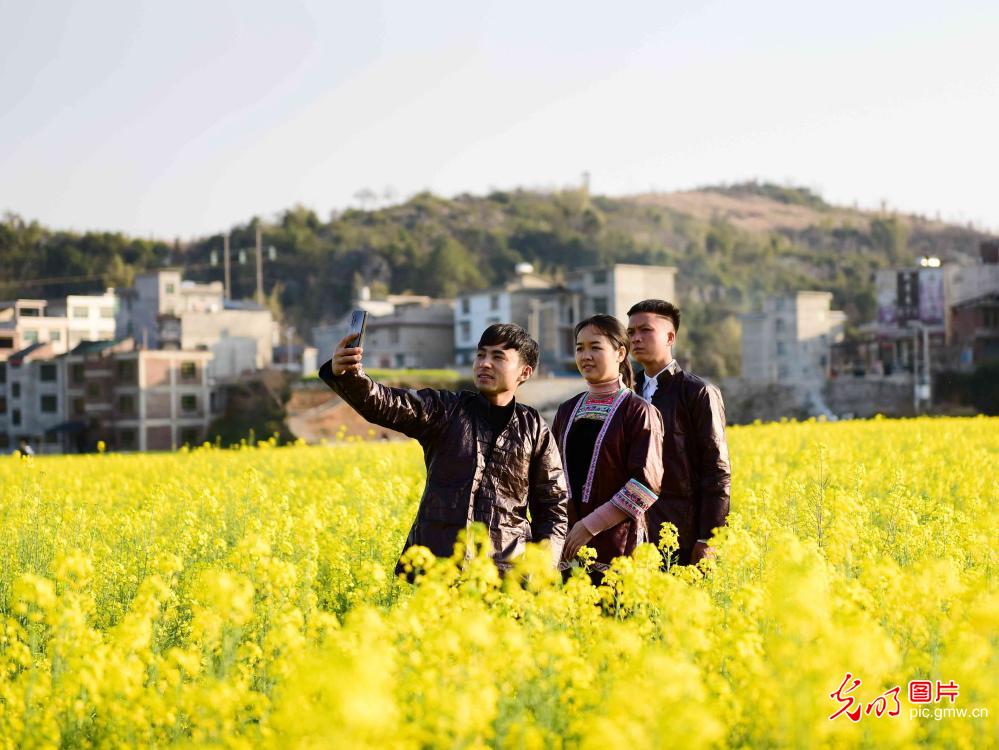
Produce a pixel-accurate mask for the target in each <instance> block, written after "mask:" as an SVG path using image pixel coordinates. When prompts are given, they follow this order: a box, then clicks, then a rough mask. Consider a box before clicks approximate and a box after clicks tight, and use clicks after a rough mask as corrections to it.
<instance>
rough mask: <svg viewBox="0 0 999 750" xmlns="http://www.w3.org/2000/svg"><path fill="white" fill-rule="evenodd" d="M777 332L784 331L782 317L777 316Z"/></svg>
mask: <svg viewBox="0 0 999 750" xmlns="http://www.w3.org/2000/svg"><path fill="white" fill-rule="evenodd" d="M776 328H777V333H784V318H777V323H776Z"/></svg>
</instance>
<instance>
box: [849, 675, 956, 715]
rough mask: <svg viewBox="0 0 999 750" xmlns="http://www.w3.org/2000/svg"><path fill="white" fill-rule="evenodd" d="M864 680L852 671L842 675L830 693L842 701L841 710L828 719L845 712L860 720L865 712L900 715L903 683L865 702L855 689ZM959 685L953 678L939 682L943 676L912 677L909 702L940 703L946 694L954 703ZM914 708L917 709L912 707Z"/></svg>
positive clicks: (867, 713) (869, 713) (866, 713)
mask: <svg viewBox="0 0 999 750" xmlns="http://www.w3.org/2000/svg"><path fill="white" fill-rule="evenodd" d="M862 684H863V681H862V680H861V679H860V678H859V677H854V676H853V675H852V674H850V673H849V672H847V673H846V676H845V677H844V678H843V682H841V683H840V686H839V687H838V688H836V690H834V691H833V692H831V693H829V697H830V698H832V699H833V700H835V701H836V702H837V703H839V710H837V711H836V712H835V713H833V714H831V715H830V716H829V720H830V721H832V720H833V719H837V718H839V717H840V716H842V715H844V714H845V715H846V717H847V718H848V719H849V720H850V721H853V722H858V721H860V718H861V716H862V715H866V716H870V715H871V714H872V713H873V714H874V716H875V717H877V718H881V717H882V716H898V715H899V714H900V713H901V712H902V704H901V702H900V701H899V699H898V695H899V693H900V692H901V691H902V687H901V686H900V685H896V686H895V687H892V688H889V689H888V690H886V691H885V692H883V693H882V694H881V695H879V696H878V697H877V698H875V699H874V700H872V701H871V702H869V703H867V704H866V705H865V704H864V703H863V702H862V701H861V700H860V698H859V697H857V696H855V695H852V693H853V692H854V691H855V690H856V689H857V688H858V687H860V686H861V685H862ZM960 687H961V686H960V685H958V684H957V683H956V682H954V681H953V680H951V681H950V682H946V683H944V682H940V680H936V681H930V680H910V681H909V702H910V703H939V702H940V701H942V700H943V699H944V698H950V702H951V703H953V702H954V701H955V700H956V699H957V696H958V692H959V691H960ZM913 710H915V709H913Z"/></svg>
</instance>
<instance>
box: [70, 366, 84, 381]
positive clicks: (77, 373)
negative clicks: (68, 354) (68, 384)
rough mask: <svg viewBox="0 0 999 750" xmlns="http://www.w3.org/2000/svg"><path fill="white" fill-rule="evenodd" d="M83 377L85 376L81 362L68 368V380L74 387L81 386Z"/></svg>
mask: <svg viewBox="0 0 999 750" xmlns="http://www.w3.org/2000/svg"><path fill="white" fill-rule="evenodd" d="M84 377H85V376H84V371H83V363H82V362H77V363H75V364H73V365H71V366H70V368H69V378H70V380H72V381H73V382H74V383H75V384H76V385H83V380H84Z"/></svg>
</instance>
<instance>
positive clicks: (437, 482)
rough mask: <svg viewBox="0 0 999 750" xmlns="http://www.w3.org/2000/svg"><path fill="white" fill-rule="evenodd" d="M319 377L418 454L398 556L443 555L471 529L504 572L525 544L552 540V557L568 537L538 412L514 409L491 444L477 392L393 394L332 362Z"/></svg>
mask: <svg viewBox="0 0 999 750" xmlns="http://www.w3.org/2000/svg"><path fill="white" fill-rule="evenodd" d="M319 377H320V378H322V379H323V380H324V381H325V382H326V384H327V385H328V386H329V387H330V388H332V389H333V390H334V391H336V393H337V394H338V395H340V396H341V397H342V398H343V400H344V401H346V402H347V403H348V404H350V405H351V406H352V407H353V408H354V409H355V410H356V411H357V412H358V413H359V414H360V415H361V416H362V417H364V418H365V419H367V420H368V421H369V422H372V423H373V424H376V425H380V426H382V427H388V428H390V429H393V430H397V431H398V432H401V433H403V434H404V435H407V436H409V437H411V438H415V439H416V440H418V441H419V443H420V445H421V446H422V447H423V457H424V461H425V462H426V465H427V483H426V487H425V488H424V490H423V497H422V498H421V499H420V507H419V509H418V510H417V512H416V520H415V521H414V522H413V527H412V529H411V530H410V532H409V536H408V537H407V538H406V544H405V548H404V550H403V551H405V549H408V548H409V547H412V546H414V545H422V546H424V547H427V548H429V549H430V551H431V552H433V553H434V554H435V555H437V556H439V557H448V556H450V555H451V554H452V553H453V552H454V543H455V541H456V539H457V537H458V532H459V531H461V530H462V529H464V528H466V526H467V525H468V524H469V523H471V522H473V521H477V522H480V523H483V524H485V525H486V526H487V527H488V529H489V538H490V541H491V543H492V549H493V558H494V559H495V560H496V562H497V565H499V566H500V567H501V568H505V567H509V562H508V561H509V560H511V559H512V558H513V557H516V556H517V555H518V554H520V553H521V552H522V551H523V549H524V544H525V543H526V542H530V541H534V542H539V541H541V540H543V539H548V540H550V542H551V545H552V552H553V554H554V555H555V556H556V557H555V559H556V560H557V559H558V555H559V554H560V553H561V550H562V545H563V543H564V541H565V534H566V531H567V530H568V529H567V524H566V488H565V480H564V478H563V475H562V464H561V461H560V458H559V453H558V446H557V445H556V443H555V439H554V438H553V437H552V434H551V431H549V429H548V426H547V425H546V424H545V421H544V419H542V418H541V415H539V414H538V412H537V411H536V410H535V409H533V408H531V407H529V406H525V405H524V404H520V403H516V404H515V406H514V409H513V413H512V414H511V416H510V420H509V422H507V425H506V427H505V428H504V429H503V430H502V431H501V432H500V434H499V435H497V436H495V442H494V441H493V434H492V427H491V426H490V424H489V421H488V419H487V414H488V402H487V401H486V399H485V398H484V397H483V396H481V395H480V394H478V393H476V392H474V391H461V392H459V393H454V392H451V391H438V390H432V389H430V388H426V389H423V390H419V391H416V390H409V389H403V388H389V387H387V386H383V385H379V384H378V383H375V382H374V381H372V380H371V378H369V377H368V376H367V375H355V374H350V373H344V374H343V375H339V376H335V375H333V371H332V368H331V363H330V362H329V361H327V362H326V364H324V365H323V366H322V367H321V368H320V370H319ZM490 446H492V449H491V451H490ZM528 512H530V518H529V517H528Z"/></svg>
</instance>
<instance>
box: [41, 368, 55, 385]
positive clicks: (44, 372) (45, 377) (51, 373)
mask: <svg viewBox="0 0 999 750" xmlns="http://www.w3.org/2000/svg"><path fill="white" fill-rule="evenodd" d="M39 370H40V372H39V377H41V380H42V382H43V383H52V382H54V381H55V379H56V366H55V365H48V364H46V365H42V366H41V367H40V368H39Z"/></svg>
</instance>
